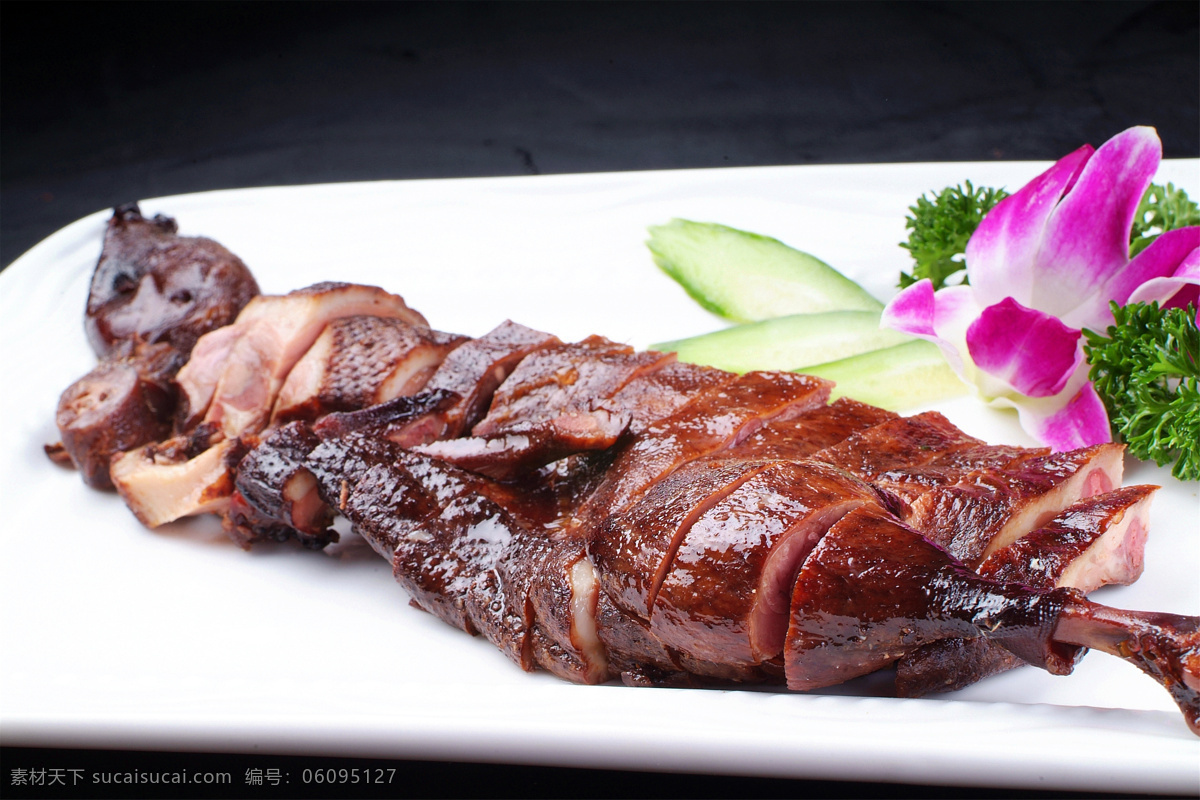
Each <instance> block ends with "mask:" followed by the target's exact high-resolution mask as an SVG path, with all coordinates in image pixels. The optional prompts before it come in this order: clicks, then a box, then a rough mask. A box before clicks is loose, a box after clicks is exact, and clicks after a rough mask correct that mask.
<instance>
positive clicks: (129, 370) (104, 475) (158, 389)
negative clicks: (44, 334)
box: [55, 343, 182, 489]
mask: <svg viewBox="0 0 1200 800" xmlns="http://www.w3.org/2000/svg"><path fill="white" fill-rule="evenodd" d="M181 358H182V357H181V356H180V354H179V351H178V350H176V349H175V348H174V347H171V346H170V345H168V344H165V343H160V344H157V345H145V346H138V347H137V348H136V350H135V351H134V353H133V354H131V355H130V356H128V357H124V358H120V359H106V360H104V361H101V362H100V363H99V364H97V365H96V367H95V368H94V369H92V371H91V372H89V373H88V374H87V375H84V376H83V377H82V378H80V379H79V380H77V381H75V383H73V384H72V385H71V386H69V387H68V388H67V390H66V391H65V392H63V393H62V396H61V397H60V398H59V400H58V411H57V412H56V414H55V423H56V424H57V426H58V431H59V435H60V436H61V437H62V438H61V441H62V448H63V451H64V452H65V453H66V455H67V457H68V458H69V460H70V463H71V464H73V465H74V466H75V467H76V468H77V469H78V470H79V471H80V473H81V474H82V476H83V481H84V483H86V484H87V485H88V486H91V487H92V488H95V489H112V488H113V482H112V477H111V476H110V474H109V465H110V463H111V462H112V458H113V456H115V455H116V454H118V453H123V452H125V451H127V450H132V449H134V448H135V447H140V446H141V445H144V444H147V443H149V442H156V441H159V440H162V439H165V438H167V437H168V436H169V435H170V433H171V419H172V416H173V414H174V408H175V390H174V387H173V386H172V384H171V376H172V375H174V373H175V372H176V371H177V370H178V368H179V365H180V364H181V363H182V361H181Z"/></svg>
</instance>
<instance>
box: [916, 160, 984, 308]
mask: <svg viewBox="0 0 1200 800" xmlns="http://www.w3.org/2000/svg"><path fill="white" fill-rule="evenodd" d="M1006 197H1008V192H1006V191H1004V190H1003V189H992V188H990V187H987V186H981V187H979V188H978V189H976V188H975V187H974V186H973V185H971V182H970V181H967V182H966V183H965V185H962V186H947V187H946V188H945V189H943V190H942V191H940V192H935V193H934V195H933V199H929V198H927V197H926V196H925V195H921V196H920V197H919V198H918V199H917V204H916V205H914V206H909V208H908V210H909V211H910V212H912V213H910V214H909V216H908V217H907V219H906V220H905V223H904V226H905V227H906V228H908V229H909V231H910V233H909V235H908V241H907V242H901V243H900V246H901V247H903V248H904V249H905V250H907V251H908V252H909V253H910V254H911V255H912V258H913V271H912V274H911V275H910V274H909V273H907V272H901V273H900V283H899V286H900V288H901V289H903V288H905V287H906V286H911V285H912V284H914V283H916V282H917V281H919V280H921V279H923V278H929V279H930V280H932V281H933V288H934V289H940V288H942V287H943V286H950V285H953V284H951V283H948V282H947V281H948V279H950V278H952V277H955V276H956V275H957V274H958V273H959V272H962V271H963V270H965V269H966V264H965V263H964V262H963V259H962V255H963V253H965V252H966V250H967V240H968V239H970V238H971V234H972V233H974V232H975V229H976V228H978V227H979V222H980V220H982V219H983V215H984V214H986V213H987V212H989V211H991V210H992V209H993V208H995V207H996V204H997V203H999V202H1000V201H1001V200H1003V199H1004V198H1006ZM966 282H967V276H966V273H965V272H964V273H963V275H962V278H961V280H959V281H957V282H956V283H966Z"/></svg>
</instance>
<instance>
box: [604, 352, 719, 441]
mask: <svg viewBox="0 0 1200 800" xmlns="http://www.w3.org/2000/svg"><path fill="white" fill-rule="evenodd" d="M736 377H737V376H736V375H735V374H734V373H732V372H725V371H724V370H720V369H714V368H713V367H704V366H700V365H697V364H685V363H683V362H680V361H674V360H670V359H668V360H665V361H662V362H659V363H658V364H656V365H654V368H653V369H650V370H645V371H642V372H638V373H637V374H635V375H634V376H633V377H632V378H631V379H630V380H629V382H628V383H626V384H625V385H624V386H622V387H621V388H620V389H619V390H618V391H617V392H616V393H615V394H613V395H612V397H611V398H610V399H609V400H608V401H607V402H606V403H605V405H606V407H608V408H612V409H615V410H617V411H619V412H620V413H622V414H624V415H627V416H628V417H629V433H631V434H633V435H634V436H636V435H638V434H640V433H642V432H643V431H645V430H646V429H647V428H648V427H650V426H651V425H653V424H654V423H655V422H658V421H659V420H660V419H663V418H664V417H668V416H670V415H671V414H674V413H675V412H676V411H678V410H679V409H680V408H682V407H683V406H684V405H686V404H687V403H688V402H690V401H691V400H692V399H693V398H695V397H697V396H698V395H700V394H703V393H705V392H708V391H711V390H713V389H716V388H718V387H720V386H723V385H725V384H727V383H729V382H730V381H732V380H734V379H735V378H736Z"/></svg>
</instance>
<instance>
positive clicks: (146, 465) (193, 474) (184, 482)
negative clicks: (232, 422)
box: [111, 440, 242, 528]
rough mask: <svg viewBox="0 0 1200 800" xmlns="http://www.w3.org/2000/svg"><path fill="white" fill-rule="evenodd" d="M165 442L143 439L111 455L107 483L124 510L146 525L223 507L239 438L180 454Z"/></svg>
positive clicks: (230, 490)
mask: <svg viewBox="0 0 1200 800" xmlns="http://www.w3.org/2000/svg"><path fill="white" fill-rule="evenodd" d="M169 444H170V442H168V443H164V444H161V445H160V444H149V445H146V446H144V447H139V448H138V449H136V450H131V451H130V452H128V453H124V454H122V455H120V456H118V457H117V458H116V459H114V460H113V463H112V469H111V472H112V480H113V484H114V485H115V486H116V489H117V491H118V492H119V493H120V495H121V497H122V498H123V499H124V500H125V504H126V505H127V506H129V510H130V511H132V512H133V513H134V516H136V517H137V518H138V520H139V521H140V522H141V523H142V524H143V525H145V526H146V527H148V528H157V527H158V526H160V525H164V524H166V523H168V522H173V521H175V520H177V519H181V518H183V517H188V516H194V515H196V514H205V513H223V512H224V511H225V510H226V509H227V508H228V507H229V497H230V495H232V494H233V489H234V484H233V478H234V475H233V467H234V465H235V464H236V463H237V460H238V456H239V455H240V454H241V449H242V448H241V447H240V445H239V443H238V442H237V441H236V440H225V441H222V442H220V443H218V444H216V445H213V446H212V447H210V448H208V449H207V450H205V451H204V452H202V453H200V455H198V456H195V457H194V458H190V459H186V460H185V459H184V458H181V456H180V455H179V454H178V451H177V450H173V449H168V448H167V447H166V445H169Z"/></svg>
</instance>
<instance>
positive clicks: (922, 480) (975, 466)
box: [872, 444, 1050, 515]
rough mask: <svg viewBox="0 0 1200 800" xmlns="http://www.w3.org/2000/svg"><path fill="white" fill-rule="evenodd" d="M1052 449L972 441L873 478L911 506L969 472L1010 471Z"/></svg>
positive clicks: (961, 478) (955, 481)
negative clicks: (973, 443)
mask: <svg viewBox="0 0 1200 800" xmlns="http://www.w3.org/2000/svg"><path fill="white" fill-rule="evenodd" d="M1049 453H1050V450H1049V448H1044V447H1043V448H1023V447H1011V446H1007V445H986V444H985V445H972V446H970V447H966V448H954V449H951V450H949V451H947V452H943V453H939V454H937V455H935V456H934V457H933V458H931V459H930V460H929V461H928V462H927V463H925V464H922V465H920V466H915V467H904V468H900V469H889V470H887V471H885V472H881V473H879V474H878V475H876V476H875V477H874V478H873V479H872V483H874V484H875V485H876V486H878V487H880V488H881V489H885V490H887V491H888V492H889V493H890V494H891V495H892V496H894V497H897V498H899V499H900V500H901V502H902V503H903V504H904V506H905V508H906V511H905V514H906V515H907V514H908V513H909V512H908V511H907V509H908V508H909V507H910V506H911V505H912V504H913V503H915V502H916V501H917V499H918V498H919V497H920V496H921V495H923V494H925V493H926V492H928V491H930V490H932V489H937V488H939V487H943V486H951V485H953V484H955V483H958V482H959V481H961V480H963V479H964V478H965V477H966V476H967V475H969V474H971V473H973V472H980V471H989V470H990V471H1000V472H1009V471H1016V470H1019V469H1020V466H1021V464H1023V463H1024V462H1026V461H1029V460H1031V459H1035V458H1040V457H1042V456H1045V455H1048V454H1049Z"/></svg>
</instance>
